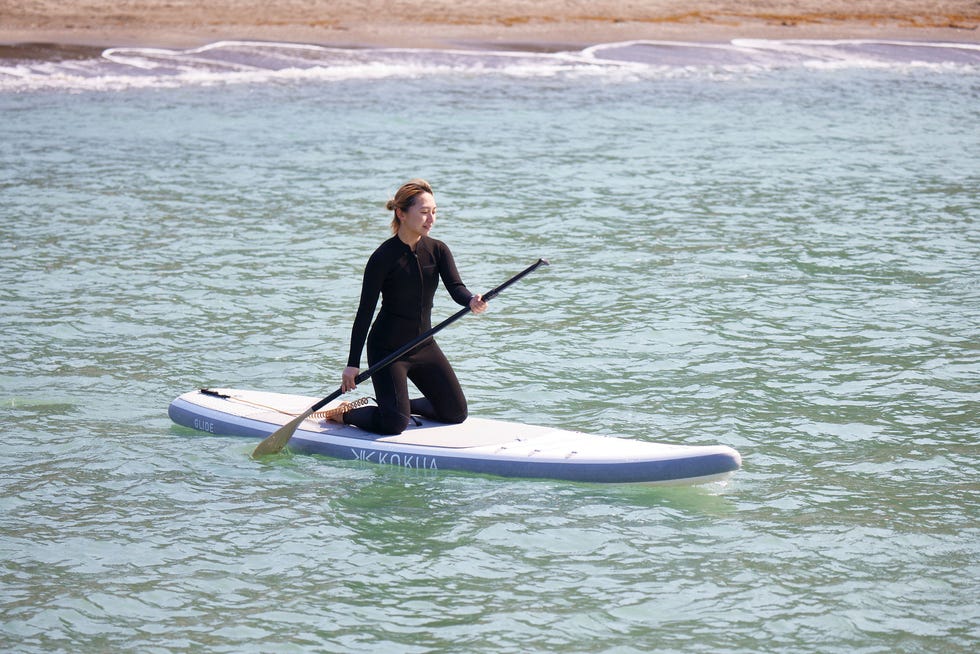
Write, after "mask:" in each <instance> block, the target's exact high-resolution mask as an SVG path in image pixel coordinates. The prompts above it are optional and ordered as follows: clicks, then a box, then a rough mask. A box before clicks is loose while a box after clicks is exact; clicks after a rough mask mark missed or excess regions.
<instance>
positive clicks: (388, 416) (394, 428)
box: [374, 411, 408, 436]
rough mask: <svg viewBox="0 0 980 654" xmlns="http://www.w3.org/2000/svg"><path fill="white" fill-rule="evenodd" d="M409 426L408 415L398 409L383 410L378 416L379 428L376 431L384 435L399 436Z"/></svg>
mask: <svg viewBox="0 0 980 654" xmlns="http://www.w3.org/2000/svg"><path fill="white" fill-rule="evenodd" d="M406 427H408V416H406V415H404V414H401V413H398V412H397V411H381V412H379V416H378V424H377V429H375V430H374V431H375V432H377V433H379V434H382V435H384V436H397V435H398V434H400V433H402V432H403V431H405V428H406Z"/></svg>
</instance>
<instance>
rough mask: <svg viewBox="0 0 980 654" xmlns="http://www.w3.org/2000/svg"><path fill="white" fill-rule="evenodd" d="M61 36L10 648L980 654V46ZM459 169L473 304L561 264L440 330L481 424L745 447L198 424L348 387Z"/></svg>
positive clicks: (36, 78)
mask: <svg viewBox="0 0 980 654" xmlns="http://www.w3.org/2000/svg"><path fill="white" fill-rule="evenodd" d="M19 52H20V55H18V56H17V57H14V56H11V52H7V55H8V56H7V58H5V59H0V236H2V238H0V319H2V325H3V329H2V332H0V421H2V425H3V440H2V442H3V445H4V449H5V456H4V457H3V458H2V462H0V649H2V650H4V651H12V652H72V653H79V652H124V651H129V652H146V653H178V652H186V653H198V652H229V653H242V652H372V653H373V652H405V653H416V652H488V653H489V652H493V653H498V652H504V653H506V652H515V653H516V652H521V653H524V652H549V653H551V652H590V653H591V652H609V653H617V654H625V653H629V652H719V651H720V652H746V653H748V652H819V653H838V652H839V653H841V654H844V653H847V654H853V653H871V652H882V653H885V652H888V653H892V652H944V653H945V652H973V651H976V648H977V647H978V643H980V600H978V595H980V564H978V561H980V529H978V521H980V501H978V492H980V459H978V455H980V448H978V438H980V415H978V414H980V411H978V407H980V225H978V220H980V46H978V45H975V44H972V45H971V44H944V43H900V42H885V41H823V42H816V41H778V42H777V41H734V42H732V43H725V44H666V43H654V42H645V43H624V44H606V45H602V46H597V47H594V48H589V49H586V50H583V51H580V52H579V51H576V52H522V51H518V50H514V49H507V50H500V51H493V52H491V51H481V50H475V49H460V50H457V51H447V52H435V51H420V50H401V49H399V50H364V49H358V50H342V49H330V48H322V47H315V46H306V45H298V44H270V43H218V44H213V45H211V46H208V47H205V48H199V49H196V50H189V51H166V50H151V49H141V48H125V49H113V50H108V51H106V52H104V53H101V54H100V53H98V52H94V53H78V52H75V53H71V52H68V53H66V52H64V51H60V52H54V53H51V52H49V53H47V54H43V56H42V54H38V53H37V52H34V53H33V54H31V55H30V57H27V54H25V52H26V51H24V50H21V51H19ZM25 57H27V58H25ZM416 176H421V177H425V178H427V179H428V180H430V181H431V182H432V183H433V185H434V186H435V189H436V199H437V201H438V203H439V207H440V211H439V221H438V223H437V225H436V228H435V230H434V232H433V236H435V237H437V238H441V239H442V240H444V241H446V242H447V243H448V244H449V245H450V247H451V248H452V250H453V252H454V253H455V256H456V260H457V263H458V264H459V267H460V270H461V272H462V274H463V277H464V280H465V281H466V283H467V285H468V286H469V287H470V288H471V289H473V290H475V291H478V292H479V291H485V290H488V289H490V288H492V287H494V286H496V285H498V284H499V283H501V282H502V281H504V280H505V279H507V278H509V277H510V276H511V275H513V274H515V273H517V272H519V271H520V270H523V269H524V268H525V267H527V266H528V265H530V264H531V263H533V262H534V261H535V260H537V258H538V257H546V258H548V259H550V261H551V264H552V265H551V266H550V267H548V268H544V269H541V270H539V271H538V272H536V273H535V274H534V275H532V276H529V277H528V278H526V279H525V280H522V281H521V282H520V283H519V284H517V285H515V286H513V287H511V288H510V289H508V290H507V291H506V292H505V293H503V294H501V295H500V296H499V297H498V298H497V299H495V300H494V301H493V302H492V303H491V306H490V310H489V311H488V312H487V313H486V314H485V315H483V316H479V317H475V316H474V317H469V318H466V319H464V320H461V321H459V322H457V323H455V324H454V325H453V326H451V327H450V328H447V329H446V330H445V331H444V332H443V333H442V334H440V337H439V341H440V343H441V344H442V346H443V348H444V349H445V350H446V351H447V352H448V353H449V356H450V358H451V360H452V361H453V362H454V365H455V367H456V369H457V373H458V374H459V376H460V378H461V381H462V383H463V386H464V389H465V391H466V393H467V396H468V398H469V403H470V409H471V414H472V415H479V416H485V417H491V418H497V419H504V420H516V421H521V422H528V423H534V424H543V425H558V426H561V427H564V428H570V429H579V430H583V431H589V432H595V433H602V434H612V435H616V436H621V437H628V438H635V439H640V440H648V441H657V442H668V443H686V444H716V443H720V444H725V445H729V446H732V447H735V448H736V449H738V450H739V451H740V452H741V454H742V456H743V458H744V466H743V469H742V470H740V471H739V472H737V473H736V474H735V476H734V477H733V478H732V479H731V480H730V481H729V482H727V483H725V484H711V485H705V486H697V487H681V488H649V487H627V486H597V485H586V484H574V483H565V482H556V481H537V480H512V479H501V478H494V477H485V476H477V475H464V474H453V473H438V472H437V473H433V472H431V471H428V472H422V471H414V470H404V469H399V468H396V467H390V466H388V467H385V466H369V465H364V464H356V463H352V462H341V461H334V460H330V459H324V458H318V457H311V456H300V455H291V454H285V455H283V456H279V457H273V458H272V459H269V460H264V461H254V460H252V459H251V458H250V456H249V454H250V452H251V450H252V448H253V447H254V446H255V445H256V441H253V440H248V439H235V438H227V437H215V436H209V435H203V434H200V433H196V432H193V431H190V430H187V429H183V428H179V427H176V426H174V425H173V424H172V423H171V422H170V421H169V419H168V417H167V406H168V404H169V402H170V401H171V400H172V399H173V398H174V397H176V396H177V395H179V394H181V393H183V392H185V391H188V390H192V389H195V388H198V387H201V386H227V387H238V388H254V389H261V390H269V391H279V392H289V393H302V394H307V395H311V396H317V397H319V396H324V395H327V394H328V393H330V392H331V391H332V390H334V389H335V388H336V387H337V385H338V384H339V380H340V372H341V369H342V368H343V366H344V363H345V359H346V351H347V342H348V336H349V329H350V323H351V320H352V318H353V313H354V310H355V304H356V301H357V296H358V291H359V284H360V274H361V271H362V269H363V265H364V262H365V261H366V259H367V257H368V255H369V254H370V252H371V251H372V250H373V249H374V247H376V245H377V244H378V243H379V242H380V241H381V240H383V239H384V238H386V237H387V236H388V233H389V232H388V227H387V225H388V222H389V219H390V218H389V216H388V215H387V212H385V211H384V209H383V207H384V203H385V201H386V200H387V199H388V197H390V195H391V194H392V193H393V192H394V190H395V189H396V188H397V187H398V186H399V185H400V184H401V183H402V182H403V181H405V180H407V179H409V178H411V177H416ZM455 310H456V306H455V305H454V304H452V302H451V301H450V300H449V298H448V295H447V294H444V293H440V294H439V296H437V303H436V307H435V309H434V311H433V317H434V319H436V320H439V319H441V318H442V317H448V316H449V315H451V314H452V313H453V312H454V311H455ZM358 393H363V394H370V384H365V385H362V387H361V389H359V391H358Z"/></svg>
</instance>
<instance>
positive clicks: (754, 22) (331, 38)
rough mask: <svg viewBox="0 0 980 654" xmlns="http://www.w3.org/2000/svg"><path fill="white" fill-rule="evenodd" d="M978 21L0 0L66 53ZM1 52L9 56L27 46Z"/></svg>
mask: <svg viewBox="0 0 980 654" xmlns="http://www.w3.org/2000/svg"><path fill="white" fill-rule="evenodd" d="M978 26H980V2H976V1H975V0H950V1H943V0H938V1H934V2H929V1H926V0H889V1H884V0H870V1H864V2H860V1H859V2H846V1H841V0H798V1H796V2H786V1H783V2H766V1H754V0H694V1H693V2H686V1H681V0H646V1H643V0H637V1H629V0H537V1H535V2H526V1H524V0H469V1H467V2H454V1H453V0H429V1H423V0H277V1H275V2H262V1H260V0H209V1H208V2H200V0H166V1H159V0H158V1H150V0H116V1H110V0H74V1H59V0H32V1H30V2H26V3H25V2H24V1H23V0H0V43H3V44H7V45H8V46H11V45H14V44H41V43H43V44H59V45H60V46H61V47H59V48H57V49H56V50H57V51H58V52H59V53H60V55H59V56H65V57H71V56H76V55H78V56H81V54H80V53H85V52H89V47H106V46H114V45H142V46H160V47H193V46H198V45H203V44H205V43H211V42H214V41H219V40H231V39H248V40H265V41H290V42H304V43H317V44H323V45H337V46H350V47H358V46H373V47H378V46H393V47H436V48H445V47H487V46H493V47H518V48H542V49H564V48H572V47H583V46H586V45H590V44H593V43H602V42H612V41H627V40H634V39H654V40H659V39H662V40H679V41H700V42H705V41H727V40H730V39H732V38H775V39H787V38H807V39H838V38H847V39H856V38H875V39H882V38H887V39H903V40H930V41H967V42H978V41H980V29H978ZM78 46H88V47H78ZM47 49H48V50H51V49H50V48H47ZM2 50H3V51H4V54H5V55H7V56H17V55H18V54H19V55H23V54H24V53H25V52H32V51H36V48H26V49H25V48H24V47H20V48H12V47H4V48H3V49H2Z"/></svg>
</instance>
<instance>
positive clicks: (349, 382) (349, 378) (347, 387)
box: [340, 366, 361, 393]
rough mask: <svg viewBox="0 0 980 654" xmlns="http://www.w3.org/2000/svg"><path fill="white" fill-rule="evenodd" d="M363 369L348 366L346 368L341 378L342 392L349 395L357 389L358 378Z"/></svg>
mask: <svg viewBox="0 0 980 654" xmlns="http://www.w3.org/2000/svg"><path fill="white" fill-rule="evenodd" d="M360 372H361V369H360V368H355V367H354V366H347V367H346V368H344V374H343V375H342V376H341V382H340V390H342V391H343V392H345V393H347V392H348V391H352V390H354V389H355V388H357V382H356V380H357V376H358V375H359V374H360Z"/></svg>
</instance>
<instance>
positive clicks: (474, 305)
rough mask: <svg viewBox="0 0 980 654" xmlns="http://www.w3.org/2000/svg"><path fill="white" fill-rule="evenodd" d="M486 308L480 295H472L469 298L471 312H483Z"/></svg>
mask: <svg viewBox="0 0 980 654" xmlns="http://www.w3.org/2000/svg"><path fill="white" fill-rule="evenodd" d="M486 310H487V303H486V302H484V301H483V297H482V296H480V295H474V296H473V297H471V298H470V311H472V312H473V313H477V314H479V313H483V312H484V311H486Z"/></svg>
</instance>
